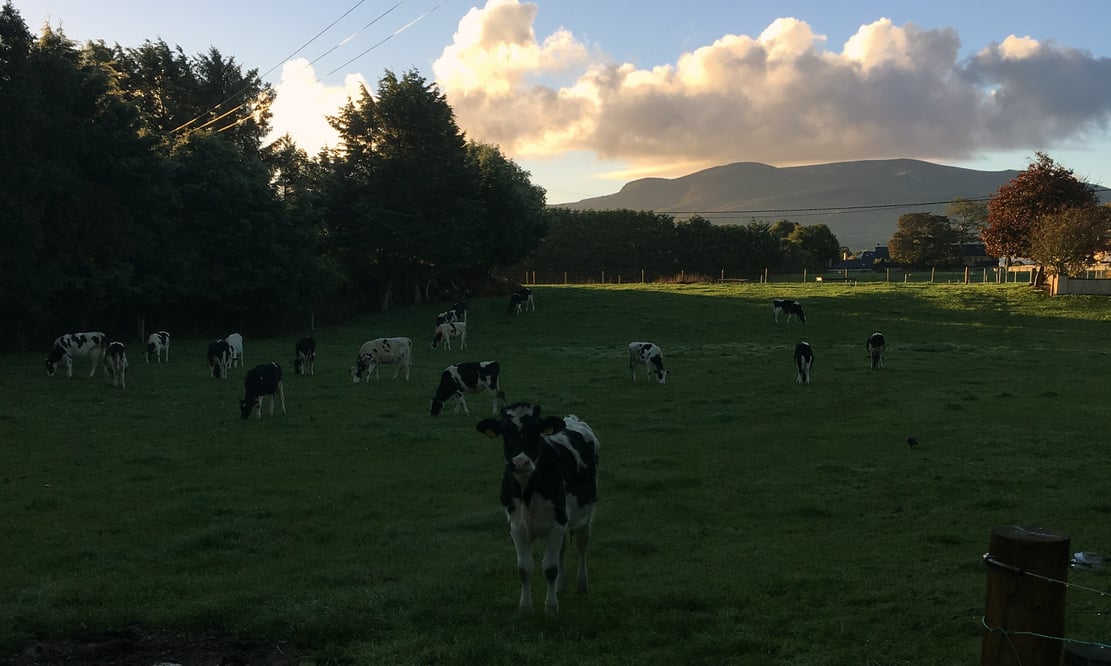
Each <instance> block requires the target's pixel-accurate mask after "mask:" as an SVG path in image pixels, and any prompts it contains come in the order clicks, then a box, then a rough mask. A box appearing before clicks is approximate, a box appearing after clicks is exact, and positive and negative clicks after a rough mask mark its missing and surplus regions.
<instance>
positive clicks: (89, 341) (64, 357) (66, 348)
mask: <svg viewBox="0 0 1111 666" xmlns="http://www.w3.org/2000/svg"><path fill="white" fill-rule="evenodd" d="M106 344H107V338H106V336H105V335H104V334H103V333H101V332H100V331H90V332H87V333H66V334H65V335H61V336H58V339H57V340H55V341H54V344H53V346H51V348H50V353H49V354H47V356H46V374H48V375H50V376H51V377H53V376H54V372H55V371H56V370H57V367H58V364H59V363H61V364H62V367H64V368H65V369H66V377H72V376H73V359H74V357H76V356H88V357H89V358H90V359H92V362H93V367H92V369H91V370H89V376H90V377H92V376H93V375H95V374H96V366H98V365H100V363H101V361H102V360H103V359H104V349H105V345H106Z"/></svg>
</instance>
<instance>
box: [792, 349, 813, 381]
mask: <svg viewBox="0 0 1111 666" xmlns="http://www.w3.org/2000/svg"><path fill="white" fill-rule="evenodd" d="M795 367H796V368H797V369H798V374H797V375H795V383H796V384H809V383H810V368H812V367H814V350H813V349H811V347H810V343H809V342H800V343H798V344H797V345H795Z"/></svg>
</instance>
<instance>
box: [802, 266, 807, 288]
mask: <svg viewBox="0 0 1111 666" xmlns="http://www.w3.org/2000/svg"><path fill="white" fill-rule="evenodd" d="M802 283H803V284H806V269H805V268H804V269H802Z"/></svg>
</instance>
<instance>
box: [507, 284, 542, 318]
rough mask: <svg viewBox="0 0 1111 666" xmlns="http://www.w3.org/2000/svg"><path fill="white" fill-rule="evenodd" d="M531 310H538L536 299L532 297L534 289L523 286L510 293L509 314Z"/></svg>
mask: <svg viewBox="0 0 1111 666" xmlns="http://www.w3.org/2000/svg"><path fill="white" fill-rule="evenodd" d="M529 310H532V311H533V312H536V301H534V300H533V299H532V289H529V288H528V287H521V288H520V289H517V290H516V291H514V292H513V293H512V294H510V295H509V314H521V313H522V312H528V311H529Z"/></svg>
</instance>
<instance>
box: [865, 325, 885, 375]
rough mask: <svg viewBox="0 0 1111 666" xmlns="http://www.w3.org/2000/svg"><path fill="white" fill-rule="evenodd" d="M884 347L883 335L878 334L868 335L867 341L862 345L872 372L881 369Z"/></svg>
mask: <svg viewBox="0 0 1111 666" xmlns="http://www.w3.org/2000/svg"><path fill="white" fill-rule="evenodd" d="M886 345H887V343H886V341H884V339H883V333H879V332H877V333H873V334H871V335H869V336H868V341H867V342H865V343H864V349H866V350H867V351H868V358H869V359H871V361H872V369H873V370H878V369H880V368H882V367H883V350H884V347H885V346H886Z"/></svg>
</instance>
